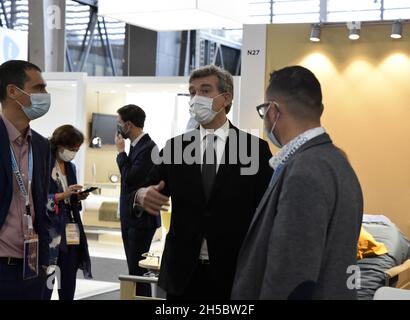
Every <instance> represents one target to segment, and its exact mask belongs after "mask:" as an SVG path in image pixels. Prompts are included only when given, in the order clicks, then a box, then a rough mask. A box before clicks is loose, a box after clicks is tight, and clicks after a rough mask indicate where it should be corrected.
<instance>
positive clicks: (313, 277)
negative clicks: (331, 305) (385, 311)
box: [232, 66, 363, 299]
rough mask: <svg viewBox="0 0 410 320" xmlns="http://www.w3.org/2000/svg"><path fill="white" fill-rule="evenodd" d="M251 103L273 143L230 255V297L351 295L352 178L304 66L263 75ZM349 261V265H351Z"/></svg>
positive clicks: (357, 221) (355, 217)
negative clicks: (264, 178)
mask: <svg viewBox="0 0 410 320" xmlns="http://www.w3.org/2000/svg"><path fill="white" fill-rule="evenodd" d="M266 100H267V101H268V102H266V103H264V104H262V105H260V106H258V107H257V109H258V112H259V115H260V116H261V117H262V118H263V119H264V123H265V129H266V130H267V132H268V136H269V139H270V140H271V141H272V143H274V144H275V145H276V146H277V147H279V148H281V149H280V151H279V152H278V153H277V154H275V156H274V157H272V159H271V160H270V164H271V165H272V167H273V168H274V170H275V174H274V176H273V177H272V180H271V182H270V185H269V187H268V189H267V190H266V193H265V195H264V197H263V199H262V201H261V203H260V204H259V207H258V209H257V211H256V214H255V216H254V218H253V221H252V225H251V227H250V229H249V231H248V234H247V236H246V238H245V241H244V243H243V246H242V249H241V253H240V255H239V259H238V266H237V272H236V277H235V284H234V287H233V290H232V298H233V299H355V297H356V292H355V286H356V285H355V284H354V281H350V280H349V277H353V278H354V277H356V276H357V275H351V274H350V273H351V270H353V269H354V266H355V265H356V250H357V240H358V237H359V232H360V226H361V221H362V213H363V198H362V191H361V188H360V184H359V181H358V179H357V177H356V174H355V173H354V171H353V169H352V167H351V166H350V164H349V162H348V161H347V159H346V157H345V155H344V154H343V153H342V152H341V151H340V150H339V149H338V148H337V147H335V146H334V145H333V143H332V140H331V139H330V137H329V135H328V134H327V133H326V131H325V129H324V128H323V127H321V123H320V117H321V115H322V112H323V104H322V92H321V87H320V83H319V81H318V80H317V79H316V77H315V75H314V74H313V73H312V72H310V71H309V70H307V69H306V68H303V67H299V66H295V67H287V68H284V69H281V70H278V71H275V72H273V73H272V74H271V77H270V82H269V86H268V88H267V90H266ZM352 267H353V268H352Z"/></svg>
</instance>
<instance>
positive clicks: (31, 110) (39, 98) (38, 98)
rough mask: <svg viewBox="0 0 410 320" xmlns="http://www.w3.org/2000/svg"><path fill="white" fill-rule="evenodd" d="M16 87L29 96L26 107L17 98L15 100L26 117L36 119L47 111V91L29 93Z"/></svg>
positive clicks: (48, 104)
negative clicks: (29, 103)
mask: <svg viewBox="0 0 410 320" xmlns="http://www.w3.org/2000/svg"><path fill="white" fill-rule="evenodd" d="M16 88H17V89H19V90H20V91H21V92H23V93H24V94H26V95H28V96H29V97H30V101H31V105H29V106H27V107H25V106H23V105H22V104H21V103H20V102H19V101H18V100H16V102H17V103H18V104H19V105H20V107H21V109H22V110H23V112H24V113H25V114H26V116H27V118H29V119H30V120H34V119H38V118H40V117H42V116H44V115H45V114H46V113H47V112H48V110H49V109H50V105H51V96H50V94H49V93H31V94H29V93H27V92H25V91H24V90H23V89H20V88H19V87H16Z"/></svg>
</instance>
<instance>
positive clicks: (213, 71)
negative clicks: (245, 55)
mask: <svg viewBox="0 0 410 320" xmlns="http://www.w3.org/2000/svg"><path fill="white" fill-rule="evenodd" d="M209 76H216V77H217V78H218V90H219V93H225V92H228V93H230V94H231V95H232V97H233V78H232V75H231V74H230V73H229V72H228V71H226V70H224V69H222V68H220V67H218V66H215V65H208V66H204V67H200V68H198V69H195V70H194V71H192V73H191V75H190V76H189V83H191V82H192V80H195V79H199V78H205V77H209ZM231 107H232V103H231V104H229V105H228V106H227V107H226V108H225V112H226V113H227V114H228V113H229V111H230V110H231Z"/></svg>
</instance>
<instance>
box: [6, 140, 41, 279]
mask: <svg viewBox="0 0 410 320" xmlns="http://www.w3.org/2000/svg"><path fill="white" fill-rule="evenodd" d="M10 153H11V165H12V170H13V173H14V175H15V177H16V181H17V184H18V187H19V189H20V193H21V195H22V196H23V198H24V205H25V209H26V212H25V213H24V216H23V227H24V228H23V232H24V250H23V252H24V256H23V259H24V268H23V279H24V280H27V279H32V278H36V277H37V276H38V236H37V235H36V234H35V233H34V227H33V217H32V215H31V209H30V189H31V182H32V180H33V148H32V146H31V143H30V144H29V152H28V175H29V176H28V186H27V188H26V186H25V185H24V180H23V177H22V174H21V172H20V168H19V166H18V164H17V160H16V156H15V154H14V150H13V147H12V146H11V145H10Z"/></svg>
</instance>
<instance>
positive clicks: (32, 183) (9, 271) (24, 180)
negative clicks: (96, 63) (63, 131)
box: [0, 60, 50, 300]
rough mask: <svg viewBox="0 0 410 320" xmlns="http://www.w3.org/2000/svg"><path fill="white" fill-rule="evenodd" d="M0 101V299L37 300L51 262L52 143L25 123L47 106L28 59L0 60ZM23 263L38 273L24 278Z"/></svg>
mask: <svg viewBox="0 0 410 320" xmlns="http://www.w3.org/2000/svg"><path fill="white" fill-rule="evenodd" d="M0 102H1V105H2V115H1V116H0V300H5V299H13V300H14V299H16V300H22V299H41V298H42V292H43V289H44V287H45V279H46V273H45V269H46V268H47V266H48V262H49V236H48V232H47V230H46V227H45V223H44V222H45V216H46V204H47V193H48V184H49V180H50V173H49V171H50V170H49V163H50V146H49V143H48V140H47V139H45V138H44V137H42V136H41V135H39V134H38V133H36V132H35V131H34V130H31V129H30V126H29V124H30V121H31V120H34V119H36V118H38V117H41V116H43V115H44V114H45V113H47V111H48V110H49V107H50V96H49V94H48V93H47V91H46V83H45V81H44V79H43V77H42V75H41V70H40V69H39V68H38V67H37V66H35V65H34V64H31V63H29V62H26V61H16V60H13V61H8V62H5V63H4V64H2V65H1V66H0ZM31 224H32V226H31ZM28 241H30V242H28ZM36 243H37V244H38V254H37V253H36V251H37V249H36V246H37V245H36ZM25 247H26V248H28V247H31V248H32V250H33V251H32V252H29V253H30V254H29V255H26V258H28V257H29V256H30V258H31V259H24V248H25ZM37 258H38V263H37V261H36V259H37ZM24 265H25V266H26V267H28V266H30V267H32V268H34V269H37V271H38V272H34V273H32V274H31V275H30V276H33V277H30V279H28V274H27V273H26V276H23V269H24ZM26 271H27V269H26ZM36 274H37V275H36Z"/></svg>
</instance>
